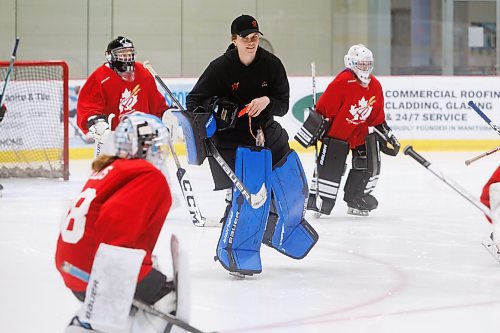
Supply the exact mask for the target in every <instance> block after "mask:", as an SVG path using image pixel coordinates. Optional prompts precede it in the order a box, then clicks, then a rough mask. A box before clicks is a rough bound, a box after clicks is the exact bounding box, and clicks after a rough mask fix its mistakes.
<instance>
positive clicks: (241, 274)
mask: <svg viewBox="0 0 500 333" xmlns="http://www.w3.org/2000/svg"><path fill="white" fill-rule="evenodd" d="M229 275H231V276H234V277H235V278H238V279H244V278H246V277H247V276H252V275H253V274H243V273H240V272H229Z"/></svg>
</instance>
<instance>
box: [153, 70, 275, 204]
mask: <svg viewBox="0 0 500 333" xmlns="http://www.w3.org/2000/svg"><path fill="white" fill-rule="evenodd" d="M144 67H146V68H147V69H148V70H149V72H150V73H151V75H153V77H154V78H155V79H156V81H157V82H158V83H159V84H160V86H161V87H162V88H163V89H164V90H165V91H166V92H167V94H168V95H169V96H170V98H171V99H172V101H173V102H174V103H175V105H177V107H178V108H179V110H181V111H182V112H187V111H186V109H185V108H184V107H183V106H182V104H181V103H180V102H179V100H178V99H177V98H176V97H175V95H174V94H173V93H172V91H170V89H169V88H168V86H167V85H166V84H165V82H163V80H162V79H161V77H160V76H159V75H158V73H156V71H155V70H154V69H153V67H152V66H151V64H150V63H149V61H145V62H144ZM206 143H207V146H208V149H209V151H210V153H211V154H212V156H213V157H214V159H215V160H216V161H217V163H218V164H219V165H220V167H221V168H222V170H224V172H225V173H226V175H227V176H228V177H229V179H230V180H231V182H232V183H233V184H234V186H236V188H237V189H238V190H240V192H241V194H242V195H243V196H244V197H245V200H246V201H248V203H249V204H250V206H252V208H254V209H257V208H259V207H261V206H262V205H264V204H265V203H266V200H267V189H266V185H265V184H262V186H261V188H260V190H259V191H258V192H257V193H255V194H254V193H251V192H250V191H249V190H248V189H247V188H246V186H245V185H244V184H243V182H242V181H241V180H240V179H239V178H238V177H237V176H236V174H235V173H234V171H233V170H232V169H231V167H230V166H229V165H228V164H227V162H226V161H225V160H224V158H223V157H222V156H221V154H220V153H219V151H218V150H217V147H215V145H214V143H213V142H212V140H210V139H207V140H206Z"/></svg>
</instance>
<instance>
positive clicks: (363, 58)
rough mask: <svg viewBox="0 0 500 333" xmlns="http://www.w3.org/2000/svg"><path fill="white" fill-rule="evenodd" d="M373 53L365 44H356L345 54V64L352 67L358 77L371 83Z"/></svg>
mask: <svg viewBox="0 0 500 333" xmlns="http://www.w3.org/2000/svg"><path fill="white" fill-rule="evenodd" d="M373 62H374V61H373V53H372V51H370V50H369V49H368V48H367V47H366V46H364V45H363V44H356V45H353V46H351V47H350V48H349V51H347V54H346V55H345V56H344V64H345V66H346V67H347V68H350V69H351V70H352V71H353V72H354V74H356V76H357V77H358V79H359V80H360V81H361V82H362V83H364V84H368V83H370V74H371V72H372V71H373Z"/></svg>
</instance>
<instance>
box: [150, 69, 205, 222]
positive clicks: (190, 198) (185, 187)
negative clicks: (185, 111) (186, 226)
mask: <svg viewBox="0 0 500 333" xmlns="http://www.w3.org/2000/svg"><path fill="white" fill-rule="evenodd" d="M143 65H144V67H146V69H147V70H148V71H149V72H150V73H151V75H153V77H154V78H155V80H156V81H157V82H158V83H159V84H160V85H161V86H162V88H163V89H164V90H165V91H166V92H167V93H168V94H169V95H170V97H171V98H172V99H174V98H173V94H172V92H171V91H170V89H168V87H167V85H166V84H165V83H163V80H162V79H161V78H160V76H158V74H157V73H156V72H155V70H154V69H153V67H152V66H151V64H150V63H149V61H145V62H144V64H143ZM174 102H176V104H180V103H179V102H178V101H177V100H174ZM168 145H169V147H170V151H171V152H172V156H173V157H174V161H175V165H176V167H177V172H176V176H177V180H179V185H180V187H181V191H182V195H183V196H184V201H186V204H187V206H188V210H189V214H190V215H191V219H192V222H193V224H194V225H195V226H197V227H203V226H205V221H206V218H205V217H204V216H203V215H202V214H201V211H200V206H199V205H198V203H197V201H196V199H195V197H194V192H193V186H192V185H191V181H190V180H189V178H188V176H187V173H186V169H184V168H183V167H182V166H181V163H180V161H179V157H178V156H177V153H176V152H175V149H174V144H173V142H172V139H171V137H170V135H169V137H168Z"/></svg>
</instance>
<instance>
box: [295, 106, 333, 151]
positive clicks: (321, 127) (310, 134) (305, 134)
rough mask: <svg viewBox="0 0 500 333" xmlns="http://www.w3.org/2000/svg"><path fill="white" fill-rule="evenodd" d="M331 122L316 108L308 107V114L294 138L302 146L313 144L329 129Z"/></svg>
mask: <svg viewBox="0 0 500 333" xmlns="http://www.w3.org/2000/svg"><path fill="white" fill-rule="evenodd" d="M330 125H331V123H330V122H329V121H328V119H326V118H325V117H323V116H322V115H321V114H320V113H318V112H317V111H316V110H314V109H312V108H309V116H308V117H307V119H306V120H305V121H304V124H302V127H301V128H300V129H299V131H298V132H297V134H295V140H297V141H298V143H300V144H301V145H302V146H303V147H305V148H307V147H310V146H312V145H315V144H316V142H317V141H318V140H321V139H322V138H323V136H324V135H325V133H326V132H328V130H329V129H330Z"/></svg>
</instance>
